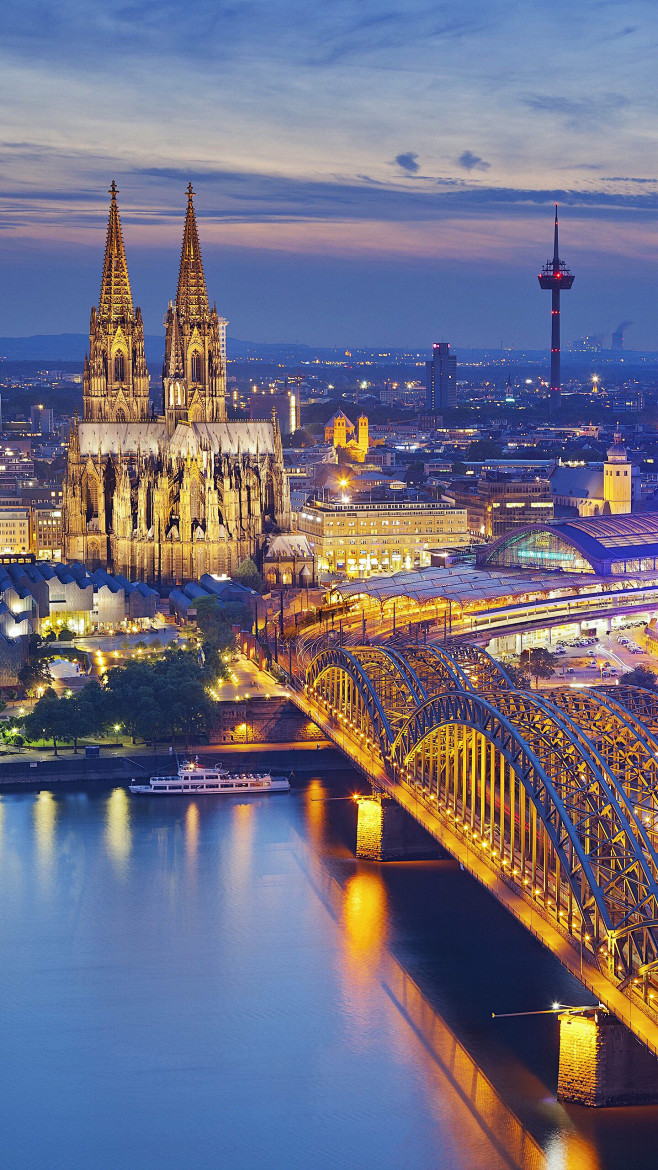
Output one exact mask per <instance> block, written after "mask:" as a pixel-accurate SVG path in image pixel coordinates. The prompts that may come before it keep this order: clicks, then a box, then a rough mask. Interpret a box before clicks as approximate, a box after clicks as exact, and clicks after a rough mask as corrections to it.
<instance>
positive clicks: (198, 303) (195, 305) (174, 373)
mask: <svg viewBox="0 0 658 1170" xmlns="http://www.w3.org/2000/svg"><path fill="white" fill-rule="evenodd" d="M193 197H194V191H193V190H192V184H191V183H190V184H189V186H188V188H187V214H186V216H185V228H184V231H183V247H182V250H181V260H180V271H179V274H178V289H177V292H176V301H175V303H174V304H172V303H171V302H170V303H169V308H168V310H167V316H166V318H165V329H166V334H165V360H164V368H163V373H162V388H163V399H164V412H165V419H166V423H167V432H168V433H169V434H172V433H173V431H174V430H175V429H176V425H177V423H179V422H189V423H199V422H223V421H224V420H225V419H226V325H227V322H226V321H225V320H224V318H223V317H219V316H218V314H217V308H216V307H215V306H213V308H212V309H211V308H210V306H209V303H208V293H207V291H206V279H205V276H204V272H203V262H202V259H201V248H200V246H199V234H198V231H197V224H196V215H195V213H194V202H193Z"/></svg>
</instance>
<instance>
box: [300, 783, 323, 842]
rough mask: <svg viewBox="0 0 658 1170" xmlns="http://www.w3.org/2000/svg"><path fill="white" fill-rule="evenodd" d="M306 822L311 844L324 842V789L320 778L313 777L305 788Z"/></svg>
mask: <svg viewBox="0 0 658 1170" xmlns="http://www.w3.org/2000/svg"><path fill="white" fill-rule="evenodd" d="M305 798H306V824H307V827H308V836H309V840H310V841H311V842H312V844H313V845H321V844H323V843H324V835H325V828H326V823H327V809H326V805H325V789H324V785H323V783H322V781H321V780H319V779H318V778H317V777H315V778H314V779H313V780H311V782H310V784H309V785H308V788H307V789H306V795H305Z"/></svg>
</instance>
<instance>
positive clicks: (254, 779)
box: [128, 758, 290, 796]
mask: <svg viewBox="0 0 658 1170" xmlns="http://www.w3.org/2000/svg"><path fill="white" fill-rule="evenodd" d="M128 788H129V790H130V792H135V793H139V795H147V796H162V795H164V796H173V795H176V794H183V795H185V796H192V795H196V794H199V795H207V796H211V795H216V794H220V795H222V796H223V795H228V796H231V795H235V796H243V795H245V794H246V795H249V796H259V795H260V794H261V793H263V792H288V790H289V788H290V782H289V780H288V778H287V777H286V776H272V775H271V774H270V773H269V772H241V773H238V772H228V771H227V770H226V768H221V767H220V766H219V764H215V765H214V766H213V767H208V768H204V767H203V765H202V764H200V763H199V760H198V758H197V759H196V760H194V761H191V762H190V761H188V760H183V762H182V763H181V764H179V765H178V772H177V773H176V775H174V776H151V778H150V780H149V782H148V784H140V783H139V781H137V780H134V779H133V780H132V781H131V783H130V784H129V785H128Z"/></svg>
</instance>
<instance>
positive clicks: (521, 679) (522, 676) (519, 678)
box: [504, 662, 530, 691]
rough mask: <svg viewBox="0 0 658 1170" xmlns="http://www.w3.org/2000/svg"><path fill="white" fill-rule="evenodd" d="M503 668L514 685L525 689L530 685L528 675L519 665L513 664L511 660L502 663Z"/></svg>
mask: <svg viewBox="0 0 658 1170" xmlns="http://www.w3.org/2000/svg"><path fill="white" fill-rule="evenodd" d="M504 669H505V670H506V671H507V673H508V675H509V676H510V678H511V680H512V682H513V683H514V686H515V687H519V689H520V690H522V691H525V690H527V689H528V688H529V686H530V675H529V674H528V673H527V671H525V670H523V669H522V668H521V667H520V666H515V665H514V663H512V662H506V663H504Z"/></svg>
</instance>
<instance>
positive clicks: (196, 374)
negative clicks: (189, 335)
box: [190, 349, 201, 382]
mask: <svg viewBox="0 0 658 1170" xmlns="http://www.w3.org/2000/svg"><path fill="white" fill-rule="evenodd" d="M190 375H191V378H192V381H193V382H200V381H201V354H200V353H199V352H198V350H196V349H195V351H194V353H193V354H192V359H191V362H190Z"/></svg>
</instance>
